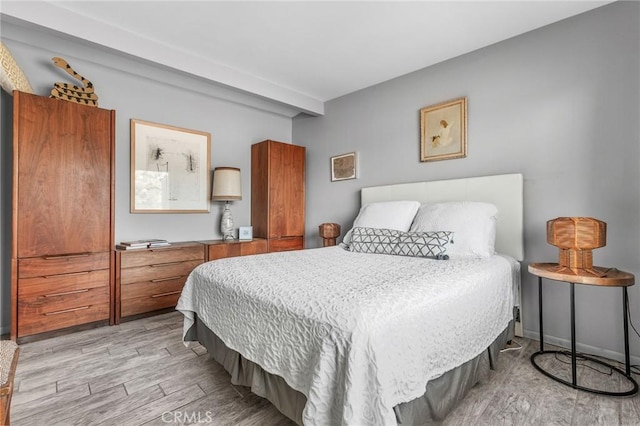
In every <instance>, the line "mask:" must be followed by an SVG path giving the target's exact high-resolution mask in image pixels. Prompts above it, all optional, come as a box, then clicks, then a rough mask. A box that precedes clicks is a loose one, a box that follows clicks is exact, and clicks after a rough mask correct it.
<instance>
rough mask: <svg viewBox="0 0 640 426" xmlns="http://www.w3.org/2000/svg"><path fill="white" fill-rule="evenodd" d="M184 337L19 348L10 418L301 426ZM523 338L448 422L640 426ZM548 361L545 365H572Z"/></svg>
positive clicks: (65, 341)
mask: <svg viewBox="0 0 640 426" xmlns="http://www.w3.org/2000/svg"><path fill="white" fill-rule="evenodd" d="M181 333H182V317H181V316H180V314H178V313H170V314H164V315H159V316H155V317H150V318H146V319H142V320H136V321H131V322H128V323H124V324H121V325H119V326H113V327H102V328H98V329H94V330H89V331H84V332H78V333H73V334H69V335H67V336H62V337H56V338H52V339H48V340H42V341H39V342H33V343H27V344H24V345H21V354H20V362H19V364H18V371H17V374H16V391H15V392H14V396H13V403H12V412H11V414H12V416H11V420H12V424H13V425H14V426H21V425H37V426H44V425H98V424H103V425H118V426H121V425H167V424H190V423H196V424H212V425H230V426H231V425H233V426H235V425H256V426H258V425H259V426H270V425H274V426H275V425H278V426H280V425H282V426H291V425H293V422H290V421H289V420H288V419H286V418H285V417H284V416H282V415H281V414H280V413H279V412H278V411H277V410H276V409H275V408H274V407H273V406H272V405H271V404H270V403H269V402H268V401H266V400H264V399H262V398H260V397H257V396H255V395H253V394H252V393H250V392H249V390H248V389H247V388H244V387H240V386H233V385H232V384H231V383H230V379H229V375H228V374H227V373H226V372H225V371H224V369H222V367H220V366H219V365H218V364H217V363H216V362H215V361H213V360H211V359H210V358H209V356H208V353H207V352H206V350H205V349H204V348H203V347H201V346H198V347H195V348H192V349H188V348H186V347H185V346H184V345H183V344H182V341H181ZM518 342H520V343H521V344H522V349H521V350H518V351H509V352H504V353H503V354H502V355H501V356H500V359H499V362H498V368H497V370H496V371H493V372H492V373H491V375H490V377H489V379H488V380H485V381H483V382H481V383H480V384H478V385H476V386H475V387H474V388H473V389H472V391H471V392H470V393H469V395H467V397H466V398H465V399H464V400H463V401H462V403H461V404H460V405H459V406H458V407H457V408H456V410H455V411H454V412H453V413H451V414H450V415H449V416H448V417H447V419H445V421H444V422H443V424H444V425H447V426H449V425H491V426H493V425H580V426H582V425H596V424H597V425H640V397H638V396H636V397H633V398H614V397H604V396H598V395H594V394H590V393H585V392H581V391H576V390H573V389H571V388H569V387H567V386H564V385H562V384H559V383H556V382H554V381H552V380H550V379H548V378H547V377H545V376H543V375H542V374H540V373H539V372H537V371H536V370H535V369H534V368H533V367H532V365H531V363H530V361H529V356H530V355H531V353H533V352H535V351H536V350H537V349H538V342H535V341H531V340H529V339H518ZM545 357H547V356H545ZM548 357H549V358H548V359H547V360H545V363H546V366H547V368H550V369H552V370H553V371H560V370H564V371H567V372H569V371H570V368H569V367H567V366H566V364H563V363H561V362H560V361H558V360H556V359H554V357H553V356H548ZM563 361H566V360H563ZM600 369H601V370H604V369H603V368H602V367H600ZM568 374H570V373H568ZM636 377H637V376H636ZM621 382H624V381H623V380H620V378H619V376H618V375H617V374H614V375H612V376H608V375H605V374H600V373H596V372H594V371H593V370H591V369H588V368H585V367H579V383H584V384H585V385H594V384H595V383H598V385H599V386H600V385H602V386H606V387H608V388H610V389H619V388H620V387H621V386H622V387H626V386H627V385H626V384H625V383H621Z"/></svg>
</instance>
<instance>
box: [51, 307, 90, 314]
mask: <svg viewBox="0 0 640 426" xmlns="http://www.w3.org/2000/svg"><path fill="white" fill-rule="evenodd" d="M90 307H91V305H87V306H81V307H79V308H71V309H63V310H62V311H54V312H47V313H45V316H50V315H58V314H67V313H69V312H75V311H82V310H84V309H89V308H90Z"/></svg>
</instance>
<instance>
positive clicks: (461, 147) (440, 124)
mask: <svg viewBox="0 0 640 426" xmlns="http://www.w3.org/2000/svg"><path fill="white" fill-rule="evenodd" d="M420 135H421V140H420V161H423V162H424V161H438V160H450V159H453V158H464V157H466V156H467V98H466V97H463V98H458V99H453V100H451V101H447V102H442V103H439V104H437V105H431V106H428V107H424V108H422V109H421V110H420Z"/></svg>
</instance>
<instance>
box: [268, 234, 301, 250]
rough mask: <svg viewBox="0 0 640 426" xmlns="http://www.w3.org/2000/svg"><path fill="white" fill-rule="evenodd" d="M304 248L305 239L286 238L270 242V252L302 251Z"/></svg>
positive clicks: (274, 239)
mask: <svg viewBox="0 0 640 426" xmlns="http://www.w3.org/2000/svg"><path fill="white" fill-rule="evenodd" d="M303 248H304V239H303V237H284V238H273V239H270V240H269V251H270V252H275V251H289V250H302V249H303Z"/></svg>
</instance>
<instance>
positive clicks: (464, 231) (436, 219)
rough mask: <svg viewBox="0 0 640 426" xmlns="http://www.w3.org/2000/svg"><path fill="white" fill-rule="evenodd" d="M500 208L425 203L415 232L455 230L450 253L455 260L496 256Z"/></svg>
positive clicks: (468, 203)
mask: <svg viewBox="0 0 640 426" xmlns="http://www.w3.org/2000/svg"><path fill="white" fill-rule="evenodd" d="M497 216H498V209H497V208H496V206H494V205H493V204H490V203H482V202H478V201H452V202H448V203H434V204H424V205H422V206H420V209H419V210H418V213H417V214H416V217H415V219H414V220H413V224H412V225H411V229H410V231H411V232H428V231H451V232H453V233H454V235H453V241H452V244H450V245H449V246H448V247H447V254H448V255H449V256H450V257H451V258H452V259H453V258H455V257H469V256H471V257H488V256H491V255H493V254H495V244H496V220H497Z"/></svg>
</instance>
